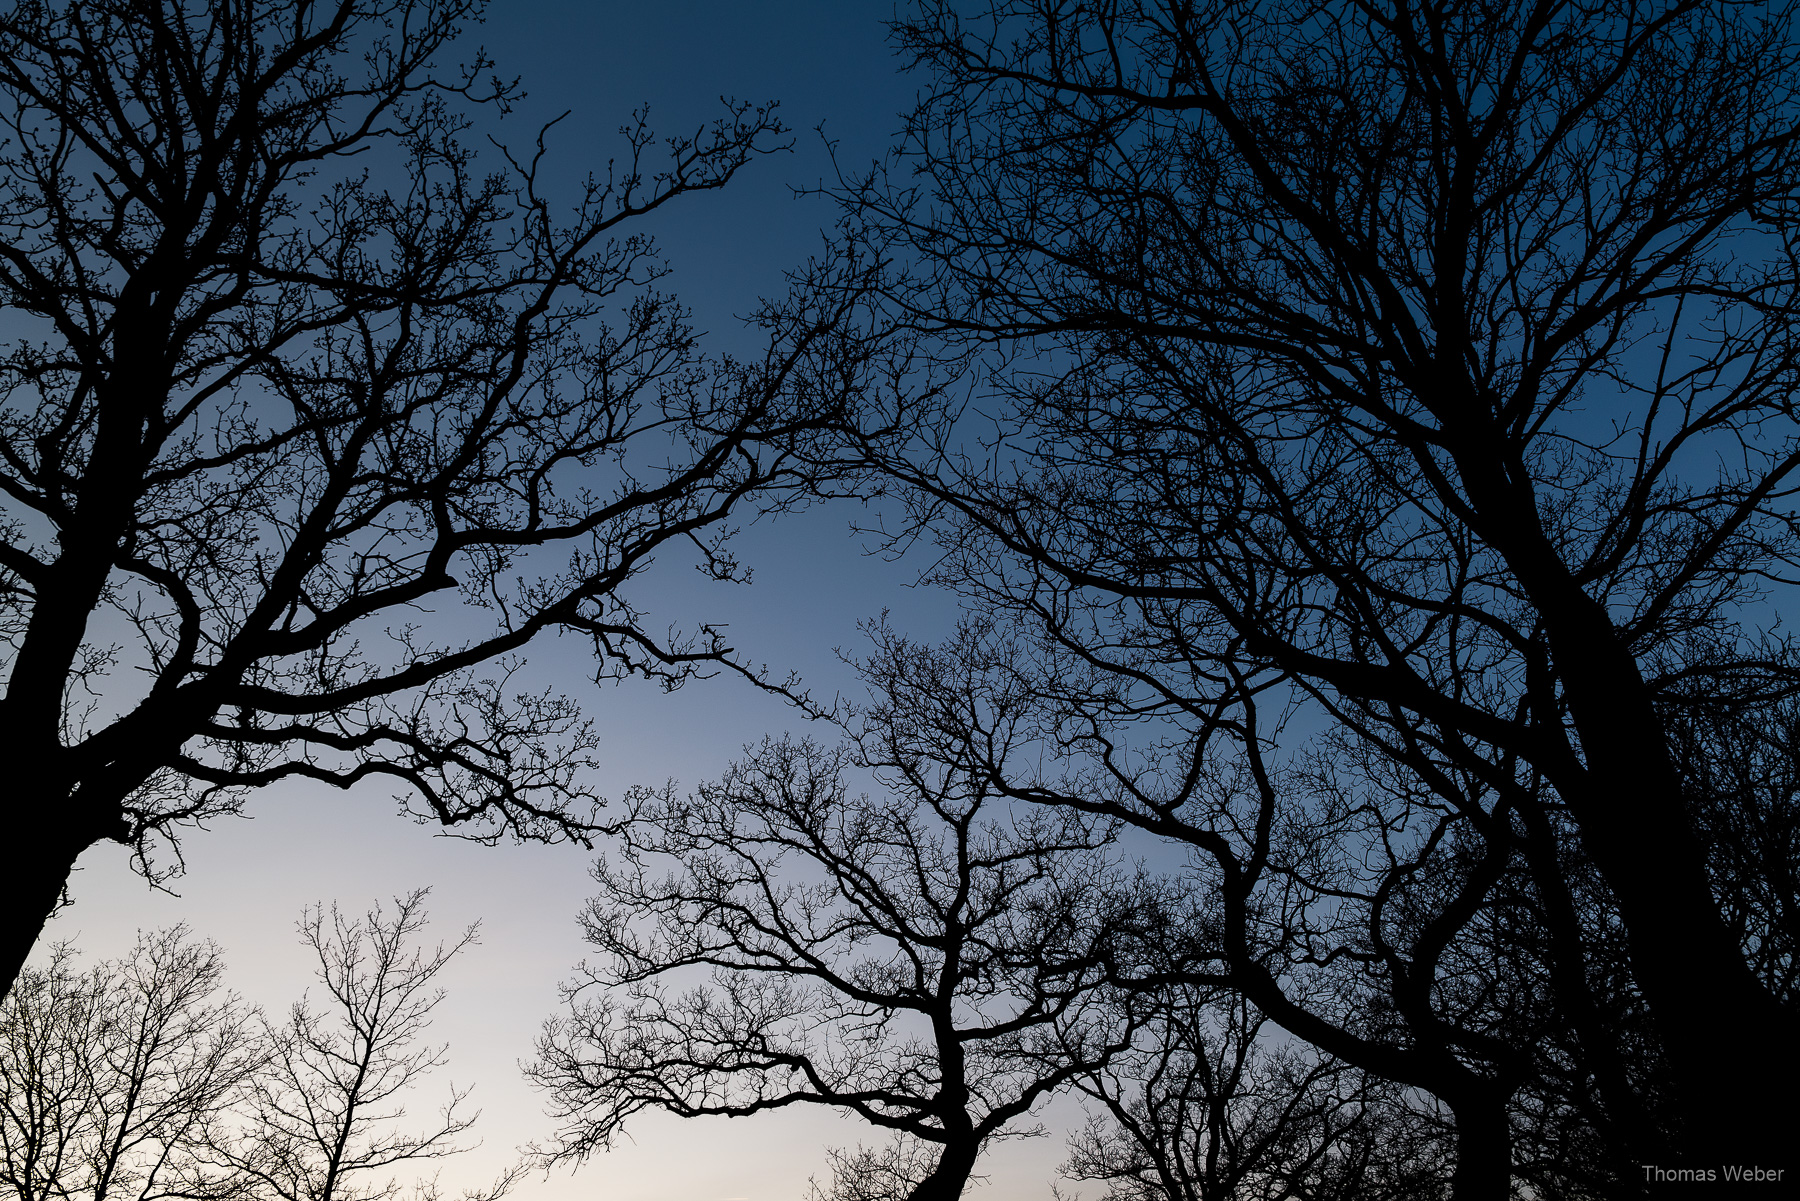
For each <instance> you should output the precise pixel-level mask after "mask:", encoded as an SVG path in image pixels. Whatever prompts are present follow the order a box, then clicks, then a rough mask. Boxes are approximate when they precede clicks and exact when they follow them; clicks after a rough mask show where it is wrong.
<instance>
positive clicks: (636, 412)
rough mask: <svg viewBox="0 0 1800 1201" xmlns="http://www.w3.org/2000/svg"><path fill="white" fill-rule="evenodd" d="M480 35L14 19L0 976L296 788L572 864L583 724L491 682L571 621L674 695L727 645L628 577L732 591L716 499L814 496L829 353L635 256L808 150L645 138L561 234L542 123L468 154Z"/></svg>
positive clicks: (392, 8) (82, 13)
mask: <svg viewBox="0 0 1800 1201" xmlns="http://www.w3.org/2000/svg"><path fill="white" fill-rule="evenodd" d="M481 11H482V4H481V2H480V0H331V2H325V0H91V2H82V3H74V2H72V0H71V2H64V0H23V2H21V3H17V4H13V5H10V6H9V7H8V8H7V10H6V12H5V14H4V15H0V309H4V310H5V311H6V312H7V314H8V325H7V329H6V331H5V332H6V334H7V335H8V337H9V338H10V341H9V343H8V344H7V345H8V349H7V350H6V352H5V355H4V357H0V510H3V511H0V630H3V631H4V638H3V639H0V647H3V648H4V650H3V651H0V653H3V654H4V656H5V669H6V672H7V675H6V683H5V692H4V695H0V726H3V727H4V728H5V729H6V730H7V731H8V733H9V736H11V737H12V738H14V739H16V740H18V741H19V743H20V745H26V746H30V747H31V748H32V753H31V754H30V755H28V756H23V757H21V758H20V759H19V763H18V768H17V777H16V778H15V780H14V784H13V791H14V794H15V795H17V796H19V797H24V798H28V800H27V801H26V802H25V803H26V804H28V805H29V807H30V814H31V820H30V822H29V823H27V824H28V826H29V829H30V830H31V831H32V832H31V833H30V834H29V835H23V834H22V835H21V836H19V837H17V838H15V839H14V840H13V843H12V846H13V847H14V848H15V849H14V851H13V853H12V854H11V856H10V858H9V859H8V860H7V862H6V863H5V865H4V870H0V904H3V905H4V908H5V911H6V912H7V913H8V914H9V915H10V918H9V921H8V922H7V923H6V926H5V929H4V931H3V932H0V988H3V987H5V986H7V985H9V984H10V982H11V980H12V978H13V974H14V973H15V972H16V971H17V970H18V968H19V965H20V964H22V963H23V962H24V959H25V956H26V954H27V952H28V951H29V950H30V947H31V946H32V943H33V941H34V940H35V938H36V937H37V934H38V931H39V929H40V927H41V924H42V922H43V921H44V920H45V919H46V917H47V916H48V915H49V913H50V912H51V910H52V908H53V907H54V906H55V905H56V904H57V903H58V899H59V897H60V896H61V895H62V892H63V889H64V885H65V883H66V881H67V878H68V872H69V869H70V866H71V865H72V864H73V863H74V862H75V859H76V857H77V856H79V855H80V854H81V852H82V851H83V850H84V849H85V848H87V847H89V846H92V845H94V844H96V843H98V842H101V841H104V840H109V839H110V840H115V841H117V842H121V843H124V844H126V845H128V846H130V847H132V848H134V850H135V852H136V861H137V863H138V864H139V866H140V867H142V868H143V869H144V870H145V871H146V872H148V873H150V874H151V875H152V877H153V878H154V877H155V874H156V873H157V872H158V871H160V870H165V869H161V868H158V867H157V866H156V864H155V862H154V860H153V850H154V847H155V845H156V841H157V840H158V839H169V838H173V837H174V834H175V832H176V831H177V829H178V828H179V827H180V826H181V825H182V824H183V823H191V822H194V821H198V820H201V819H204V818H206V817H208V816H213V815H218V814H224V813H231V812H235V811H236V809H237V807H238V806H239V805H240V804H241V802H242V799H243V797H244V795H245V794H246V792H247V791H248V790H252V789H256V788H259V787H261V786H263V785H266V784H270V783H274V782H276V781H280V780H287V779H305V780H311V781H317V782H320V783H325V784H330V785H333V786H336V787H346V788H347V787H350V786H352V785H354V784H357V783H359V782H362V781H367V780H375V779H381V780H388V781H391V782H393V783H394V784H395V785H397V786H399V788H400V789H401V790H402V791H403V792H404V793H405V794H406V795H407V796H408V797H410V798H412V800H413V802H416V804H417V805H418V809H417V812H418V813H419V815H420V816H421V818H422V819H423V820H429V821H434V822H438V823H442V824H443V825H444V826H445V827H447V828H449V829H452V830H455V831H458V832H461V833H463V834H464V835H465V836H471V837H477V838H483V839H490V838H497V837H501V836H505V835H512V836H520V837H527V838H556V837H564V836H567V837H574V838H577V839H580V838H585V837H586V836H587V834H588V833H589V832H590V831H591V830H592V829H593V818H592V807H593V804H594V802H595V798H594V796H593V795H592V793H591V792H590V791H589V790H588V788H587V787H586V786H584V785H583V783H582V782H581V779H582V772H583V770H584V768H585V766H586V765H587V764H588V762H589V760H590V752H591V751H592V750H593V749H594V748H595V746H596V736H595V734H594V733H593V731H592V730H591V729H590V727H589V726H588V725H587V724H586V723H585V722H584V720H583V718H582V716H581V712H580V709H579V707H578V706H577V705H575V704H574V703H573V702H572V701H570V700H568V699H567V698H564V697H560V696H558V695H555V694H554V693H543V692H536V691H534V690H532V689H529V688H526V687H523V686H521V685H518V684H515V683H513V682H512V680H511V677H512V675H513V673H514V671H515V669H516V667H517V663H516V662H514V661H511V660H508V659H506V658H505V656H507V655H508V654H510V653H511V652H515V651H518V650H519V649H520V648H522V647H524V646H525V645H527V644H528V643H530V642H531V641H532V640H533V639H536V638H539V637H540V636H542V635H546V634H551V633H555V632H559V631H560V632H564V633H569V634H572V635H574V636H576V637H578V638H581V639H583V640H585V641H587V642H588V643H589V644H590V645H591V646H592V648H593V650H594V652H595V653H596V655H598V660H597V667H596V671H597V674H598V675H600V676H602V677H622V676H626V675H632V674H639V675H644V676H650V677H655V678H658V679H660V680H661V681H662V682H663V683H664V684H666V685H668V686H671V687H673V686H675V685H676V684H678V683H680V682H681V681H682V680H683V679H684V678H686V677H688V676H689V675H691V674H692V673H693V672H694V671H696V670H697V669H700V668H702V667H706V666H716V665H719V664H721V663H724V662H726V661H727V659H728V655H729V650H730V648H729V647H727V646H726V645H725V644H724V643H723V641H722V639H721V638H720V637H719V636H718V635H717V634H716V633H715V632H713V631H711V630H710V629H702V630H701V631H699V632H697V633H695V634H693V635H692V636H675V637H671V638H665V637H658V636H656V635H653V634H652V633H651V632H649V627H648V626H647V625H646V624H645V623H644V622H643V621H642V620H641V616H640V614H639V612H638V611H637V609H636V608H634V607H633V606H632V604H631V603H630V602H629V601H628V600H627V599H626V598H625V596H624V595H623V593H622V591H621V590H622V589H623V588H624V586H625V585H626V584H627V582H628V581H630V580H631V579H632V578H633V577H634V576H636V575H637V574H638V573H640V572H642V571H643V570H644V569H645V568H646V567H647V566H648V565H649V564H650V562H651V561H652V559H653V558H654V556H655V555H656V554H657V553H658V552H659V551H661V550H663V549H665V548H669V547H671V546H672V545H673V546H681V547H686V546H690V545H691V546H698V547H699V548H700V553H701V556H702V562H703V564H704V565H705V566H706V567H708V568H709V569H710V570H711V571H712V572H713V574H714V575H716V576H719V577H728V576H730V575H732V574H733V572H734V570H735V568H734V565H733V564H732V563H731V562H730V560H729V559H728V558H727V557H725V556H724V555H723V554H721V553H719V552H718V550H717V544H716V537H717V536H719V535H720V532H721V531H722V530H723V529H724V522H725V519H726V517H727V514H728V513H729V512H730V511H732V510H733V509H734V508H736V507H738V506H739V505H740V504H743V503H769V504H779V503H780V498H781V497H784V496H789V495H791V494H792V490H793V489H795V488H797V487H799V486H800V485H801V484H802V482H803V481H802V480H801V478H800V477H799V476H798V475H797V474H796V472H795V471H794V470H793V468H792V465H791V460H789V459H788V458H786V457H785V452H784V449H783V448H786V447H791V445H792V442H793V439H794V438H796V437H797V436H799V434H800V432H801V431H803V430H805V429H808V428H811V427H812V426H813V425H814V424H816V423H817V422H818V421H820V420H822V419H823V418H824V416H825V415H826V413H827V412H828V410H829V408H830V401H829V398H826V397H819V396H813V397H810V398H808V399H807V400H806V402H805V403H804V404H801V405H798V406H784V404H783V403H782V401H781V399H780V396H779V394H780V386H781V381H782V379H783V378H785V374H786V372H787V369H788V368H789V367H790V366H791V365H792V364H793V363H794V362H795V361H796V360H797V358H798V357H799V356H801V355H803V353H804V343H805V340H806V336H807V335H806V332H805V329H801V330H799V331H798V332H799V334H800V338H799V340H798V341H795V340H794V339H791V338H788V337H787V334H789V333H793V332H796V330H795V328H793V327H788V328H786V329H784V330H771V331H770V332H771V336H772V338H774V339H775V340H777V341H781V342H782V343H783V349H782V350H781V351H780V352H779V353H774V354H773V357H771V358H769V359H768V360H767V361H766V362H749V363H718V362H711V361H709V360H707V359H705V358H704V357H702V356H701V354H700V352H699V349H698V347H697V344H696V341H695V336H694V332H693V330H692V329H691V328H690V327H689V325H688V324H687V322H686V319H685V313H684V312H683V310H682V309H681V308H680V307H679V306H678V305H677V304H675V303H674V302H673V301H672V300H671V299H670V298H669V297H667V296H666V295H663V294H661V293H659V292H657V291H656V290H655V288H654V286H653V284H654V281H655V280H657V279H658V278H659V277H660V276H661V275H663V274H664V272H665V270H666V267H665V265H664V264H663V263H662V261H661V260H660V259H659V258H658V256H657V253H656V250H655V247H654V246H653V244H652V243H651V242H650V241H649V240H648V239H647V238H646V237H644V236H642V235H639V234H635V233H632V232H631V229H632V223H633V222H635V221H637V220H638V219H639V218H641V217H642V216H644V215H645V214H646V213H648V212H650V211H652V210H655V209H659V208H661V207H662V206H663V205H664V204H666V203H668V202H669V201H671V200H673V199H675V198H676V197H679V196H682V195H684V194H687V193H691V192H696V191H704V190H707V189H713V188H718V187H721V186H723V185H724V184H725V183H726V182H728V181H729V180H730V179H731V178H732V176H733V175H735V174H736V172H737V171H738V169H739V168H740V167H742V166H743V165H744V164H745V163H746V162H748V161H749V160H750V159H751V158H753V157H754V156H756V155H758V154H760V153H763V152H766V151H769V150H772V149H775V148H776V147H777V146H778V145H779V144H780V136H781V133H782V129H781V126H780V124H779V122H778V121H777V120H776V119H775V117H774V116H773V115H772V113H771V112H770V111H769V110H768V109H766V108H754V107H750V106H747V105H738V104H732V105H729V106H728V107H727V108H726V110H725V112H724V114H723V116H722V118H721V119H720V120H719V121H718V122H716V123H714V124H713V125H711V126H710V127H707V128H704V129H702V130H700V131H699V132H697V133H696V134H695V135H694V136H692V137H689V138H678V139H673V140H671V141H669V142H668V143H667V145H666V147H664V150H666V154H664V153H659V151H658V150H657V149H656V143H655V140H654V139H653V138H652V136H651V134H650V133H649V131H648V130H647V128H646V127H645V125H644V123H643V121H642V120H641V119H640V120H637V121H635V122H633V123H632V124H630V125H628V126H627V127H626V129H625V131H624V133H625V144H624V150H625V154H624V158H623V159H622V160H621V161H618V162H613V163H609V164H608V165H607V167H606V169H605V171H603V172H601V173H599V174H597V175H594V176H590V177H589V178H588V180H587V181H586V183H585V185H583V186H581V187H578V189H577V194H576V195H575V196H574V197H573V198H572V203H571V204H569V205H568V207H567V209H566V211H563V210H561V209H559V206H558V204H557V203H556V202H555V201H554V199H553V197H552V196H551V194H550V192H549V190H548V189H547V186H546V180H545V176H544V174H543V173H542V171H541V165H542V163H543V160H544V154H545V150H544V139H543V136H542V135H541V134H540V136H539V139H538V145H537V147H536V148H535V150H534V151H533V152H532V153H530V154H527V155H522V156H517V157H514V156H512V155H510V154H504V153H503V154H502V157H501V159H500V162H499V169H498V170H497V171H495V172H493V173H490V174H483V173H482V172H481V171H480V170H478V168H477V166H476V163H475V159H474V156H473V154H472V152H471V151H470V150H469V149H468V148H467V147H466V146H465V145H464V144H463V141H462V140H461V138H462V135H464V134H465V133H466V132H467V131H468V129H469V128H470V125H471V122H472V121H473V120H475V118H476V116H478V115H480V114H481V113H482V112H484V111H485V112H487V113H489V114H493V115H495V116H497V115H499V114H502V113H504V112H505V111H506V110H507V108H508V107H509V105H510V103H511V101H512V100H513V99H514V98H515V97H516V96H517V91H516V89H515V87H514V86H513V85H512V84H510V83H507V82H505V81H503V80H498V79H496V78H493V77H491V74H490V68H489V64H488V63H487V61H486V60H485V59H484V58H482V57H480V56H479V55H476V56H475V57H473V58H472V59H471V60H470V61H469V62H468V64H467V65H466V66H462V67H456V68H453V69H449V68H446V67H445V65H444V64H443V63H441V62H440V61H439V60H440V59H441V57H442V56H443V54H444V53H445V52H446V48H447V47H448V46H450V45H451V43H452V41H453V39H455V38H456V37H458V36H459V34H460V33H461V31H462V30H463V29H465V28H466V27H467V26H468V25H470V24H471V23H473V22H475V21H477V20H479V18H480V16H481ZM640 116H641V114H640ZM816 316H817V315H816V314H815V317H816ZM813 320H814V319H813V318H808V319H807V320H806V321H803V322H801V326H802V327H807V328H810V326H811V324H812V322H813ZM759 497H760V498H761V500H760V501H756V500H753V499H752V498H759ZM432 613H436V614H438V616H437V617H436V618H433V617H432V616H430V614H432ZM114 668H129V669H131V670H130V671H129V672H128V673H120V674H114V672H113V669H114ZM133 679H136V680H139V681H141V686H132V685H131V684H130V683H129V681H131V680H133Z"/></svg>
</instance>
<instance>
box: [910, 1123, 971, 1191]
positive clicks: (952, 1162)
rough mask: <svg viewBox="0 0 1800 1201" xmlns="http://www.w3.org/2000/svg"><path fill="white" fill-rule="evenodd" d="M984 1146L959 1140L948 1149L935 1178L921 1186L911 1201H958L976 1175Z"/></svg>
mask: <svg viewBox="0 0 1800 1201" xmlns="http://www.w3.org/2000/svg"><path fill="white" fill-rule="evenodd" d="M980 1153H981V1144H980V1143H979V1142H978V1141H977V1140H975V1139H972V1138H971V1139H958V1140H956V1141H955V1142H952V1143H946V1144H945V1145H944V1152H943V1154H942V1155H940V1156H938V1161H937V1166H936V1167H935V1168H933V1169H931V1175H929V1176H927V1177H925V1179H924V1180H921V1181H920V1182H919V1185H918V1187H917V1188H915V1189H913V1191H912V1195H911V1196H910V1197H908V1198H907V1201H957V1199H958V1198H959V1197H961V1196H962V1195H963V1190H964V1189H966V1188H967V1187H968V1186H969V1177H970V1176H972V1175H974V1174H975V1160H976V1157H977V1156H978V1155H980Z"/></svg>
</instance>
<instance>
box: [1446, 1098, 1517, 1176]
mask: <svg viewBox="0 0 1800 1201" xmlns="http://www.w3.org/2000/svg"><path fill="white" fill-rule="evenodd" d="M1450 1108H1451V1111H1452V1112H1453V1113H1455V1115H1456V1175H1455V1176H1453V1177H1452V1178H1451V1184H1450V1196H1451V1198H1452V1201H1507V1198H1508V1197H1510V1196H1511V1195H1512V1132H1511V1130H1510V1129H1509V1128H1508V1127H1507V1123H1506V1101H1505V1098H1504V1096H1501V1095H1497V1094H1489V1093H1482V1094H1479V1095H1475V1096H1468V1097H1463V1098H1460V1099H1458V1100H1457V1101H1453V1102H1451V1105H1450Z"/></svg>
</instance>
